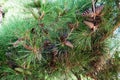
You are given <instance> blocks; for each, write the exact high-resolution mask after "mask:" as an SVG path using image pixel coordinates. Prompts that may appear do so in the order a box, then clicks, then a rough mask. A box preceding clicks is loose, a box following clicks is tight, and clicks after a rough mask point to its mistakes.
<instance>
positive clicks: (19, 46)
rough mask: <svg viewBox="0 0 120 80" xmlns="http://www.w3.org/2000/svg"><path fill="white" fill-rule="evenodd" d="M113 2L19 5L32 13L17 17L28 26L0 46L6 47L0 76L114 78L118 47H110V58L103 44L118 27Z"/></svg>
mask: <svg viewBox="0 0 120 80" xmlns="http://www.w3.org/2000/svg"><path fill="white" fill-rule="evenodd" d="M118 3H120V2H119V0H109V1H108V0H55V1H53V2H50V1H49V0H35V1H33V2H31V3H29V4H28V3H27V4H25V11H26V12H28V13H29V14H32V16H30V17H29V18H26V19H24V18H22V20H23V22H22V23H21V24H22V25H23V26H24V25H26V26H30V25H27V24H29V22H30V23H32V24H31V25H32V27H30V28H28V29H26V30H25V31H24V32H23V31H21V34H17V37H16V36H14V37H11V42H12V45H7V46H5V47H4V48H8V47H9V48H8V49H7V50H10V51H7V53H6V55H5V62H3V63H1V64H4V65H3V66H2V69H3V70H0V74H1V76H0V77H2V78H1V79H2V80H4V79H5V77H6V76H9V77H11V80H13V79H15V77H17V78H19V79H20V80H22V79H23V80H33V79H35V80H49V79H50V80H59V79H60V80H62V79H65V80H71V78H73V80H82V79H83V77H84V78H88V77H89V78H91V79H93V80H118V73H119V72H120V67H119V66H120V62H119V60H120V57H119V53H120V52H119V51H115V52H114V55H113V56H114V57H113V56H111V55H110V54H111V50H110V47H109V44H110V41H109V40H110V39H111V37H112V36H113V32H114V31H115V30H116V29H117V28H118V27H119V26H120V11H119V10H120V7H119V4H118ZM27 15H28V14H27ZM30 19H32V20H30ZM24 21H27V22H28V23H25V22H24ZM23 23H25V24H23ZM13 24H14V23H13ZM19 24H20V23H19V22H18V23H17V24H16V25H19ZM22 25H21V26H22ZM3 26H4V23H3ZM12 35H14V34H12ZM6 42H8V43H9V40H7V41H6ZM6 42H5V43H6ZM1 44H3V43H1ZM5 50H6V49H5ZM1 64H0V65H1ZM6 66H7V67H6ZM4 67H5V68H4ZM16 74H17V75H16ZM9 77H8V78H9ZM15 80H17V79H15Z"/></svg>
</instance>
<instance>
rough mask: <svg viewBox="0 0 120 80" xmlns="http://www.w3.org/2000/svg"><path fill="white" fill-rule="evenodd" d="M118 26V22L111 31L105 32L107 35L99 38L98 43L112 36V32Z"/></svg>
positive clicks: (119, 24)
mask: <svg viewBox="0 0 120 80" xmlns="http://www.w3.org/2000/svg"><path fill="white" fill-rule="evenodd" d="M119 26H120V22H119V23H117V24H116V25H115V26H114V28H113V29H112V30H111V31H109V32H107V34H106V35H105V36H103V37H102V38H101V40H100V42H102V41H104V40H105V39H107V38H108V37H109V36H110V35H111V34H113V32H114V31H115V30H116V29H117V28H118V27H119Z"/></svg>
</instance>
